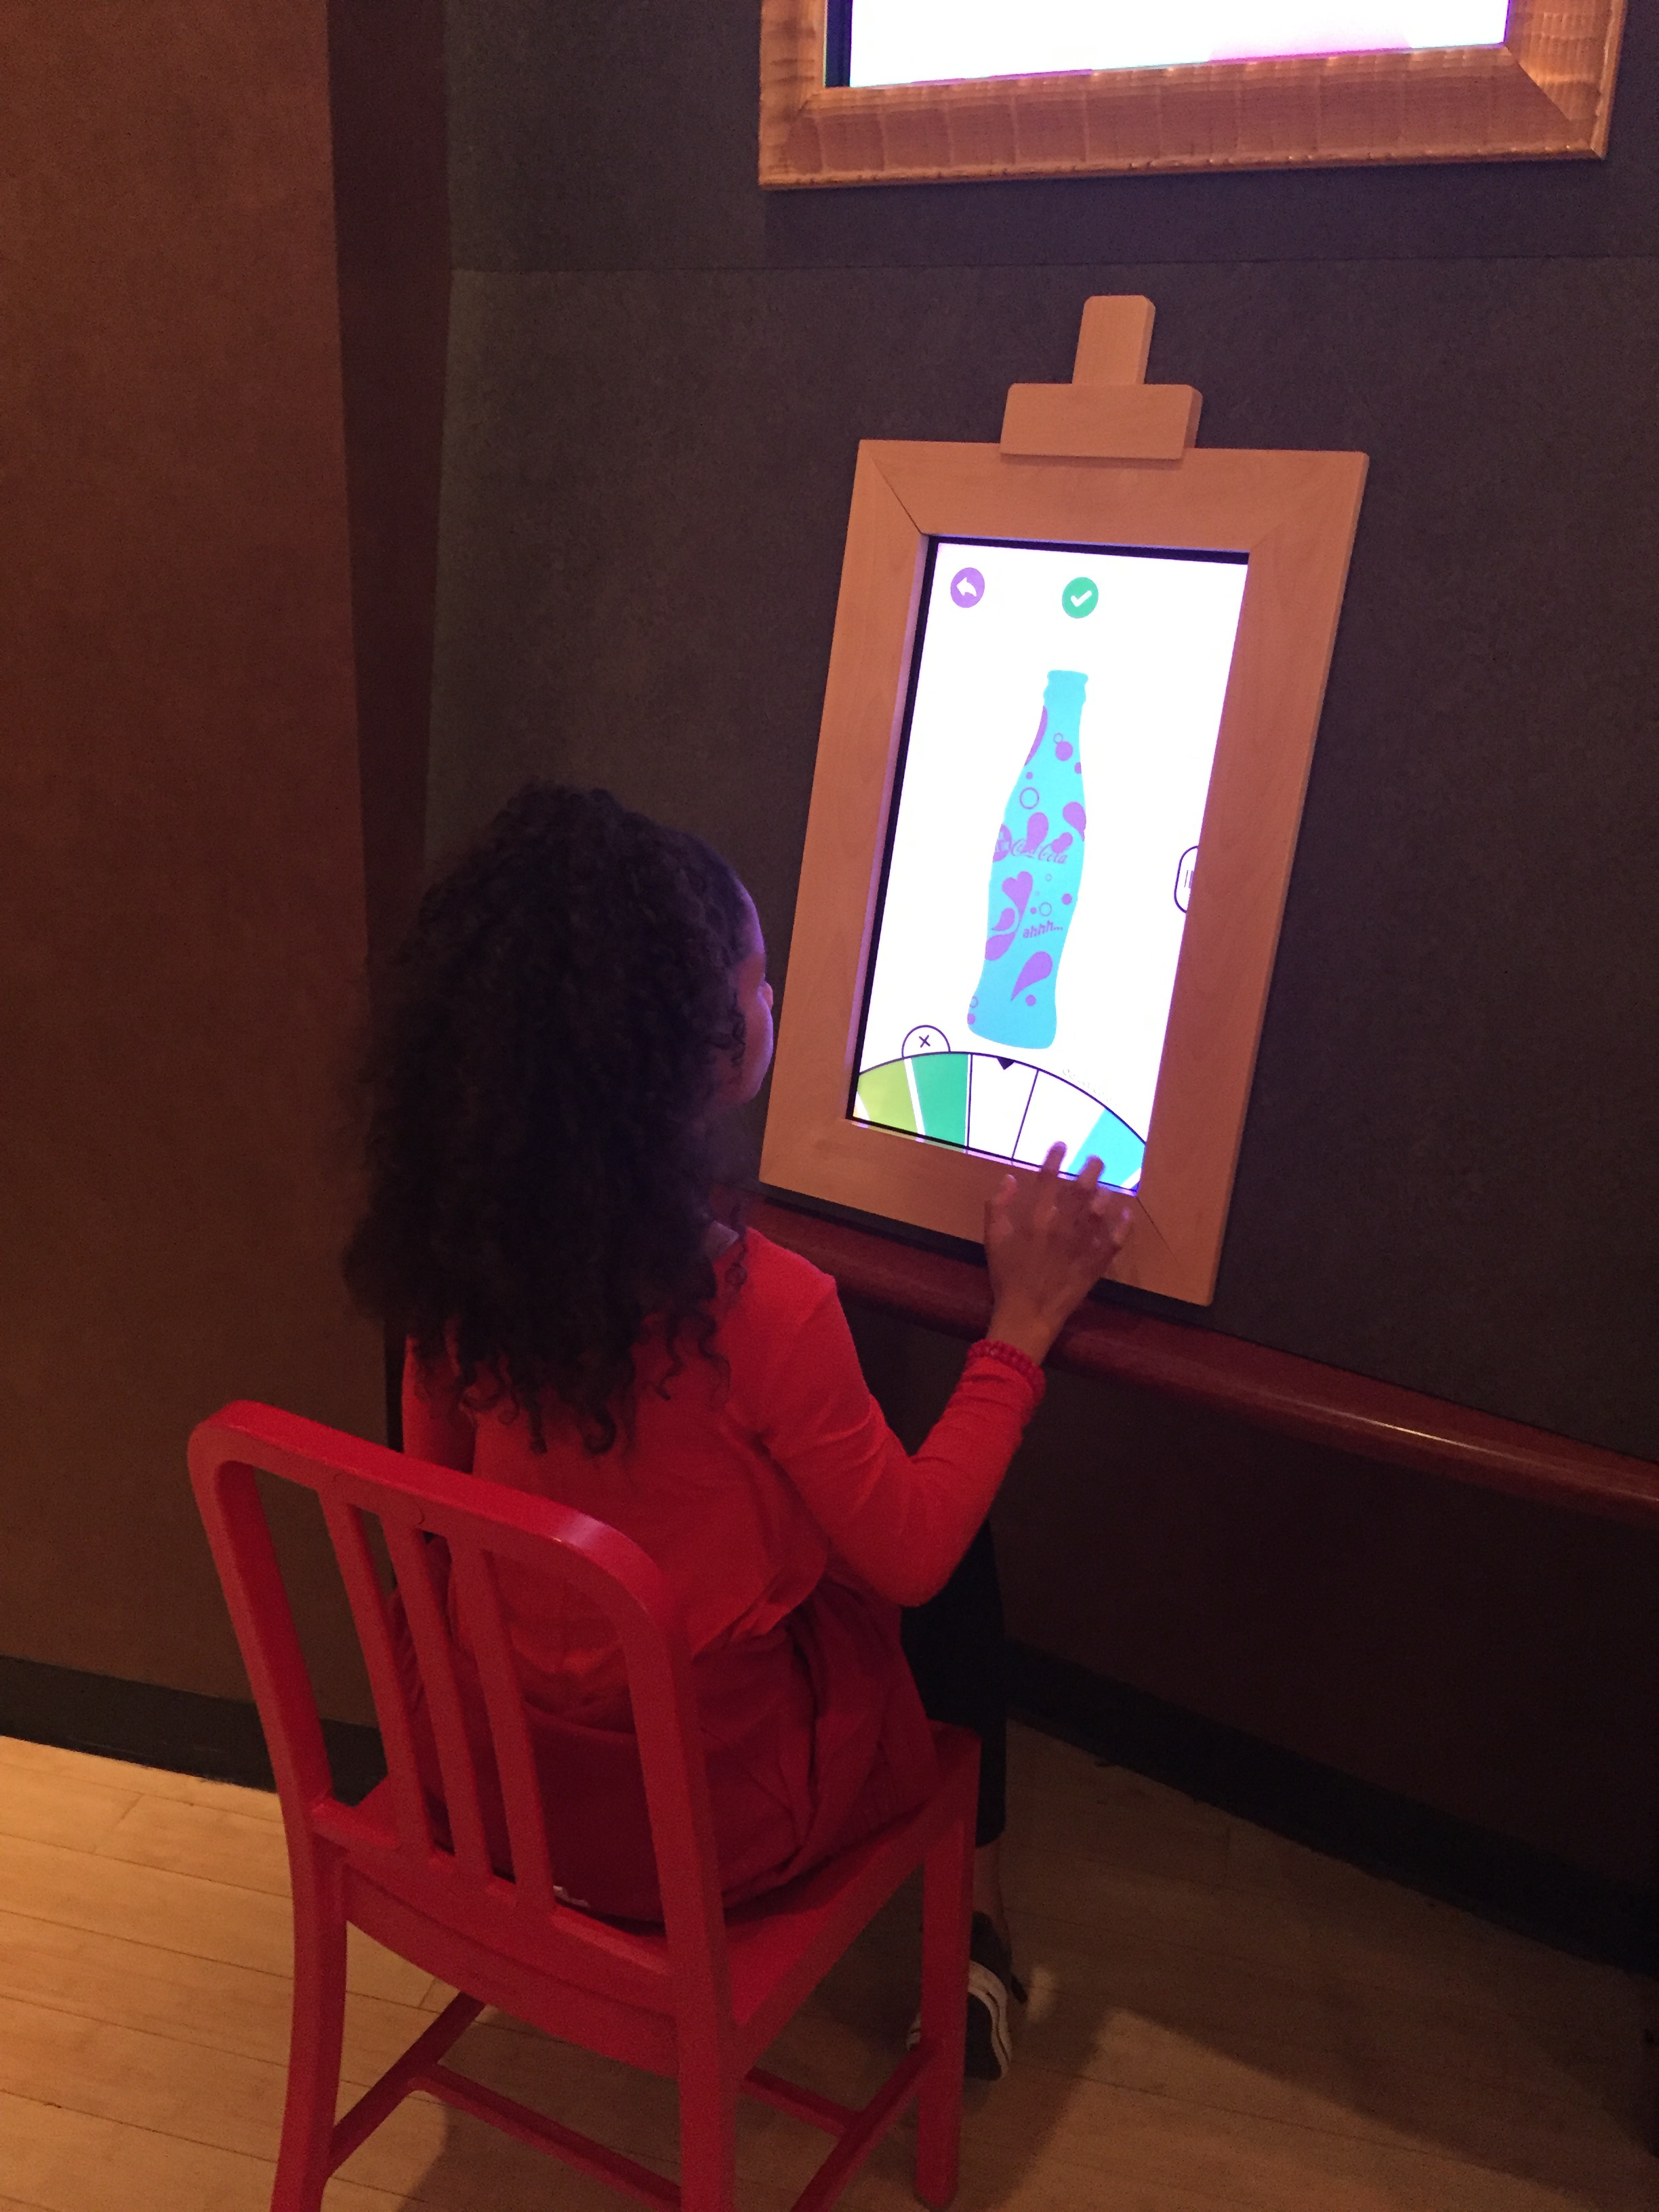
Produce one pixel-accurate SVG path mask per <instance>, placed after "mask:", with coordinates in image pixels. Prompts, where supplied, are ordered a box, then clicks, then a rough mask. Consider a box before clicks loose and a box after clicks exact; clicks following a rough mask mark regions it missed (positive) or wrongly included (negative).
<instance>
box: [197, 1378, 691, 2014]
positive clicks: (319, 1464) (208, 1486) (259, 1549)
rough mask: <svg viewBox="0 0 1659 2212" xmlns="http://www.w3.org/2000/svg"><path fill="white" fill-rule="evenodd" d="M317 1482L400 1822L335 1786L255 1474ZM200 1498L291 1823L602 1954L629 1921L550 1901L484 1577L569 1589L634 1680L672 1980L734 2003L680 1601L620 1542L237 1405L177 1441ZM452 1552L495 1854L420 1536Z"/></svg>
mask: <svg viewBox="0 0 1659 2212" xmlns="http://www.w3.org/2000/svg"><path fill="white" fill-rule="evenodd" d="M260 1471H263V1472H264V1473H266V1474H271V1475H275V1476H276V1477H278V1478H280V1479H281V1480H284V1481H287V1482H292V1483H296V1484H298V1485H300V1486H302V1487H303V1488H305V1489H307V1490H310V1491H313V1492H314V1493H315V1494H316V1496H317V1498H318V1500H319V1503H320V1504H321V1507H322V1511H323V1516H324V1519H325V1522H326V1524H327V1528H328V1533H329V1536H330V1539H331V1541H332V1544H333V1547H334V1553H335V1557H336V1559H337V1560H338V1562H339V1567H340V1574H341V1578H342V1580H343V1583H344V1585H345V1590H346V1595H347V1597H348V1599H349V1602H350V1606H351V1611H352V1617H353V1619H354V1620H355V1622H356V1630H357V1635H358V1638H359V1641H360V1642H361V1644H362V1652H363V1657H364V1660H365V1662H366V1663H367V1666H368V1677H369V1681H370V1684H371V1686H372V1687H373V1690H374V1706H375V1711H376V1713H377V1715H378V1716H379V1719H380V1735H381V1740H382V1742H383V1744H384V1747H385V1751H386V1773H387V1781H388V1784H389V1791H388V1794H389V1796H390V1801H391V1808H392V1818H391V1820H390V1821H389V1822H385V1823H377V1822H374V1821H372V1820H367V1819H365V1818H364V1817H363V1816H362V1814H360V1813H359V1812H358V1811H357V1809H356V1808H352V1807H350V1806H348V1805H346V1804H345V1803H344V1802H343V1801H342V1800H341V1799H339V1798H338V1797H337V1796H336V1795H335V1793H334V1789H333V1784H332V1781H331V1776H330V1773H329V1767H328V1760H327V1754H326V1753H325V1749H324V1745H323V1735H322V1729H321V1725H320V1723H319V1718H318V1714H317V1706H316V1701H315V1699H314V1697H313V1692H312V1687H311V1682H310V1678H309V1676H308V1674H307V1670H306V1665H305V1661H304V1659H303V1657H302V1656H301V1648H300V1641H299V1637H298V1635H297V1633H296V1632H295V1625H294V1617H293V1613H292V1612H291V1610H290V1608H289V1601H288V1595H287V1592H286V1590H285V1589H284V1588H283V1581H282V1576H281V1573H280V1571H279V1569H278V1566H277V1562H276V1550H275V1547H274V1546H273V1543H272V1541H271V1535H270V1527H269V1524H268V1522H267V1521H266V1518H265V1514H264V1505H263V1503H262V1501H261V1499H260V1497H259V1492H258V1485H257V1482H256V1480H255V1478H256V1474H258V1472H260ZM190 1472H191V1483H192V1485H193V1486H194V1488H195V1492H196V1497H197V1504H198V1505H199V1507H200V1510H201V1514H202V1518H203V1521H204V1523H205V1525H206V1528H207V1533H208V1538H209V1541H210V1543H211V1545H212V1547H213V1553H214V1558H215V1560H216V1564H217V1565H218V1569H219V1574H220V1578H221V1581H222V1583H223V1585H224V1590H225V1595H226V1599H227V1601H228V1605H229V1607H230V1613H231V1619H232V1620H233V1622H234V1626H235V1629H236V1634H237V1638H238V1640H239V1642H240V1645H241V1649H242V1655H243V1658H244V1660H245V1662H246V1667H247V1670H248V1674H249V1677H250V1680H252V1686H253V1693H254V1696H255V1699H257V1701H258V1708H259V1713H260V1717H261V1719H262V1721H263V1723H264V1730H265V1737H266V1741H267V1743H268V1745H269V1747H270V1759H271V1765H272V1766H273V1768H274V1769H275V1771H276V1785H277V1789H278V1791H279V1792H280V1794H281V1796H282V1801H283V1815H284V1818H285V1820H286V1821H287V1824H288V1826H289V1833H290V1836H292V1835H293V1834H294V1833H295V1824H296V1823H298V1824H299V1825H300V1827H301V1830H309V1832H311V1833H312V1835H313V1836H314V1837H320V1838H324V1839H325V1841H327V1842H329V1843H332V1844H341V1845H343V1846H344V1847H346V1848H347V1849H348V1850H356V1851H359V1852H362V1853H366V1854H368V1856H369V1857H371V1858H379V1859H380V1860H381V1861H382V1862H384V1863H395V1864H396V1866H397V1868H398V1873H399V1876H400V1881H401V1883H402V1886H403V1887H404V1889H405V1891H406V1892H408V1891H410V1886H411V1885H413V1887H414V1890H415V1892H416V1893H417V1894H418V1895H419V1897H420V1898H421V1899H422V1901H423V1902H425V1903H426V1905H428V1909H430V1910H432V1911H435V1913H437V1914H438V1915H439V1916H440V1917H442V1916H443V1914H444V1913H445V1911H446V1909H447V1906H448V1905H451V1904H453V1900H454V1899H455V1898H456V1896H457V1894H458V1893H463V1892H465V1893H472V1894H473V1895H475V1896H479V1897H487V1898H489V1899H491V1900H492V1901H493V1902H494V1904H495V1905H497V1906H499V1905H501V1904H502V1903H503V1902H510V1903H511V1905H513V1908H514V1909H515V1910H518V1911H528V1912H530V1913H531V1914H532V1915H533V1916H535V1917H536V1918H537V1920H538V1923H539V1922H540V1921H541V1920H543V1919H544V1918H545V1919H546V1920H548V1921H550V1922H552V1923H557V1924H558V1927H559V1931H560V1934H561V1936H562V1938H564V1939H568V1940H569V1941H574V1942H576V1943H577V1944H579V1945H580V1944H584V1943H587V1944H590V1945H591V1946H592V1948H593V1950H594V1952H595V1954H598V1955H603V1954H614V1953H615V1950H616V1947H617V1940H618V1937H619V1936H620V1931H617V1930H614V1929H610V1928H609V1927H606V1926H605V1924H604V1923H597V1922H594V1921H592V1920H591V1919H590V1918H589V1917H588V1916H586V1914H583V1913H580V1912H577V1911H571V1910H570V1909H569V1908H568V1906H566V1905H563V1904H562V1902H561V1900H560V1899H559V1897H558V1895H557V1893H556V1881H557V1869H556V1866H555V1865H554V1864H553V1863H552V1858H551V1855H550V1849H549V1843H548V1832H547V1823H546V1818H545V1814H544V1806H543V1798H542V1791H541V1786H540V1784H539V1782H538V1777H537V1769H536V1762H535V1757H534V1753H533V1750H532V1741H531V1734H530V1728H529V1723H528V1721H527V1718H526V1709H525V1701H524V1695H523V1692H522V1690H521V1688H520V1678H519V1673H518V1669H517V1666H516V1663H515V1661H514V1657H513V1650H512V1645H511V1642H510V1639H509V1634H508V1630H507V1621H506V1618H505V1615H504V1613H503V1611H502V1607H501V1595H500V1590H499V1588H498V1583H497V1578H496V1563H497V1562H498V1561H511V1562H513V1563H515V1564H516V1565H520V1566H522V1567H527V1568H529V1569H530V1570H532V1571H533V1572H534V1573H536V1574H538V1575H539V1576H542V1577H545V1578H546V1580H547V1581H548V1582H549V1583H550V1584H558V1583H564V1584H567V1585H568V1586H570V1587H571V1588H572V1589H574V1592H575V1594H576V1595H578V1596H579V1597H580V1600H581V1601H583V1602H584V1603H585V1604H586V1606H587V1607H592V1608H593V1609H595V1610H597V1611H599V1612H601V1613H604V1614H605V1616H606V1617H607V1618H608V1620H610V1622H611V1626H612V1628H613V1629H614V1631H615V1632H616V1636H617V1643H618V1644H619V1645H620V1647H621V1650H622V1653H623V1662H624V1664H625V1666H626V1668H627V1673H628V1686H629V1696H630V1698H631V1700H632V1705H633V1713H634V1726H635V1735H636V1737H637V1740H638V1745H639V1752H640V1759H641V1767H642V1769H643V1774H644V1781H645V1791H646V1802H647V1807H648V1809H649V1814H650V1824H651V1836H652V1842H653V1846H654V1850H655V1855H656V1861H657V1872H658V1879H659V1886H660V1891H661V1898H662V1905H663V1913H664V1922H665V1932H666V1936H667V1939H668V1950H669V1956H670V1962H671V1978H672V1981H673V1983H674V1984H676V1985H677V1986H678V1988H680V1989H682V1990H684V1989H688V1988H690V1989H700V1990H702V1991H703V1992H704V1993H705V1994H706V1996H708V1998H709V1999H710V2000H711V2001H712V2002H714V2003H715V2004H716V2005H717V2007H723V2006H724V2005H725V2004H726V2002H728V2000H729V1980H728V1973H727V1963H726V1936H725V1923H724V1920H723V1917H722V1915H721V1909H720V1885H719V1874H718V1867H717V1862H716V1857H715V1850H714V1826H713V1821H712V1819H711V1816H710V1811H709V1803H708V1779H707V1775H706V1772H705V1768H704V1761H703V1755H702V1747H701V1741H700V1737H699V1734H698V1729H697V1721H696V1701H695V1697H694V1694H693V1690H692V1681H691V1668H690V1651H689V1648H688V1645H687V1643H686V1638H685V1632H684V1625H683V1622H682V1619H681V1614H680V1607H679V1603H678V1599H677V1598H676V1597H675V1595H674V1593H673V1591H672V1590H671V1588H670V1586H669V1584H668V1582H667V1580H666V1578H665V1577H664V1575H663V1574H662V1572H661V1571H660V1570H659V1568H658V1567H657V1565H655V1563H654V1562H653V1560H651V1559H648V1558H647V1555H646V1554H645V1553H643V1552H642V1551H641V1549H640V1548H639V1547H638V1546H637V1545H636V1544H635V1543H634V1542H633V1541H631V1540H630V1539H629V1538H628V1537H626V1536H624V1535H623V1534H620V1532H619V1531H617V1530H616V1529H614V1528H606V1527H605V1526H604V1524H603V1523H601V1522H598V1521H592V1520H590V1519H589V1518H588V1517H587V1516H586V1515H585V1514H581V1513H576V1512H573V1511H571V1510H569V1509H568V1508H567V1507H564V1506H561V1505H556V1504H552V1503H551V1502H550V1500H548V1499H545V1498H534V1497H532V1496H529V1495H527V1494H526V1493H525V1492H520V1491H516V1490H510V1489H507V1488H506V1487H505V1486H503V1485H501V1484H499V1483H492V1482H483V1481H480V1480H477V1479H476V1478H475V1477H474V1476H471V1475H467V1474H456V1473H454V1472H453V1470H452V1469H450V1468H440V1467H433V1466H430V1465H428V1464H427V1463H426V1462H423V1461H421V1460H416V1459H410V1458H409V1457H407V1456H405V1455H404V1454H402V1453H400V1452H393V1451H388V1450H387V1449H385V1447H384V1446H382V1445H380V1444H372V1443H364V1442H362V1440H361V1439H360V1438H358V1437H349V1436H346V1435H343V1434H342V1433H341V1432H340V1431H337V1430H335V1429H330V1428H325V1427H324V1426H323V1425H322V1424H321V1423H319V1422H317V1421H307V1420H302V1419H300V1418H299V1417H298V1416H297V1415H295V1414H292V1413H281V1412H278V1411H277V1410H276V1408H275V1407H269V1406H261V1405H256V1404H253V1403H251V1402H249V1401H240V1402H238V1403H236V1404H233V1405H229V1406H227V1407H224V1408H223V1409H222V1411H221V1412H220V1413H216V1414H215V1415H214V1416H213V1418H212V1419H210V1420H207V1421H204V1422H203V1423H202V1425H201V1426H200V1427H199V1428H197V1430H196V1431H195V1432H194V1434H193V1435H192V1436H191V1440H190ZM371 1517H372V1518H373V1519H374V1520H377V1521H378V1522H379V1523H380V1528H381V1530H382V1531H383V1532H384V1535H385V1541H386V1549H387V1551H388V1553H390V1556H391V1560H392V1570H393V1572H394V1574H395V1575H396V1577H397V1589H398V1596H399V1597H400V1598H401V1601H402V1606H403V1611H404V1615H405V1618H406V1620H407V1623H408V1632H409V1637H410V1641H411V1643H412V1645H413V1649H414V1653H415V1656H416V1663H417V1665H418V1668H419V1675H420V1685H421V1687H422V1689H423V1690H424V1693H425V1705H426V1711H427V1714H428V1717H429V1724H430V1728H431V1734H432V1738H433V1740H434V1741H435V1747H436V1753H437V1759H438V1764H439V1766H440V1769H441V1777H442V1785H443V1802H444V1806H445V1808H447V1816H448V1817H447V1830H448V1832H447V1835H446V1834H445V1833H444V1832H443V1825H442V1824H441V1823H435V1819H434V1811H433V1808H432V1805H431V1803H430V1802H429V1798H428V1792H427V1791H426V1790H425V1789H424V1787H423V1785H422V1778H421V1773H420V1761H419V1758H418V1755H417V1727H418V1725H419V1723H418V1720H417V1716H416V1711H415V1710H414V1707H413V1705H412V1704H411V1699H410V1687H409V1684H408V1681H407V1678H406V1675H405V1674H403V1673H402V1672H400V1669H399V1666H398V1654H397V1650H396V1645H395V1639H394V1621H393V1616H392V1610H391V1601H390V1599H389V1597H388V1594H387V1592H386V1590H385V1589H383V1587H382V1584H381V1581H380V1575H379V1573H378V1572H377V1571H376V1566H375V1561H374V1553H373V1551H372V1549H371V1546H370V1541H369V1534H368V1522H369V1521H370V1519H371ZM430 1537H440V1538H441V1539H442V1540H443V1542H444V1544H445V1545H446V1546H447V1551H448V1559H449V1571H450V1573H451V1575H453V1578H454V1586H455V1590H456V1594H457V1597H458V1599H459V1604H460V1607H461V1608H462V1610H463V1612H464V1614H465V1621H466V1626H467V1631H468V1635H469V1638H470V1641H471V1646H472V1656H473V1660H474V1662H476V1670H477V1680H478V1684H479V1686H480V1687H481V1689H482V1692H483V1705H484V1708H485V1711H487V1714H488V1723H489V1747H490V1749H491V1750H493V1753H494V1760H495V1778H483V1779H484V1781H485V1785H486V1787H488V1783H489V1780H491V1779H496V1780H498V1786H499V1794H500V1802H501V1807H502V1808H504V1811H505V1816H506V1827H507V1838H508V1839H509V1842H510V1847H511V1872H510V1874H503V1873H502V1872H501V1871H500V1870H499V1869H497V1868H495V1866H492V1864H491V1857H490V1851H489V1843H488V1839H487V1836H486V1823H485V1817H484V1811H483V1804H484V1794H483V1790H481V1786H480V1785H481V1776H480V1773H479V1770H478V1765H477V1756H476V1746H477V1738H476V1735H474V1736H473V1737H472V1738H471V1740H470V1739H469V1732H468V1729H467V1725H466V1717H465V1712H464V1709H463V1699H462V1692H461V1688H460V1685H459V1680H458V1677H457V1673H456V1666H455V1653H454V1648H453V1643H452V1640H451V1638H450V1635H449V1631H448V1626H447V1619H446V1611H445V1606H444V1602H443V1594H442V1589H441V1583H440V1580H439V1578H438V1577H437V1574H436V1571H435V1562H434V1559H433V1556H432V1553H433V1550H434V1547H432V1546H431V1545H430V1544H429V1543H428V1541H427V1540H428V1538H430Z"/></svg>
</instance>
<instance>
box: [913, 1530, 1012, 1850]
mask: <svg viewBox="0 0 1659 2212" xmlns="http://www.w3.org/2000/svg"><path fill="white" fill-rule="evenodd" d="M903 1636H904V1656H905V1657H906V1658H907V1659H908V1661H909V1662H910V1672H911V1673H912V1674H914V1675H915V1678H916V1687H917V1689H918V1690H919V1691H920V1692H921V1703H922V1707H923V1710H924V1711H926V1713H927V1717H928V1718H929V1719H930V1720H935V1721H945V1722H947V1723H950V1724H951V1726H953V1727H956V1728H965V1729H972V1730H973V1731H974V1734H975V1735H976V1736H977V1737H978V1738H979V1741H980V1758H979V1817H978V1820H976V1821H975V1828H974V1841H975V1844H994V1843H995V1841H996V1839H997V1838H998V1837H999V1836H1000V1834H1001V1833H1002V1831H1003V1828H1004V1827H1005V1826H1006V1823H1007V1818H1008V1802H1007V1790H1008V1681H1007V1664H1006V1657H1005V1655H1004V1650H1003V1629H1002V1588H1001V1585H1000V1583H999V1582H998V1580H997V1555H996V1552H995V1549H994V1547H993V1545H992V1542H991V1530H990V1527H989V1524H988V1523H987V1524H986V1525H984V1526H982V1527H981V1529H980V1532H979V1534H978V1535H976V1536H975V1539H974V1541H973V1542H972V1543H971V1544H969V1547H968V1549H967V1550H966V1551H965V1552H964V1553H963V1555H962V1559H961V1562H960V1564H959V1565H957V1571H956V1572H955V1573H954V1574H953V1575H952V1576H951V1579H950V1581H949V1582H948V1583H945V1587H944V1589H942V1590H941V1591H940V1592H939V1595H938V1596H937V1597H931V1598H929V1599H928V1601H927V1604H926V1605H919V1606H915V1607H912V1608H911V1609H910V1610H908V1611H907V1613H905V1615H904V1620H903Z"/></svg>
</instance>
